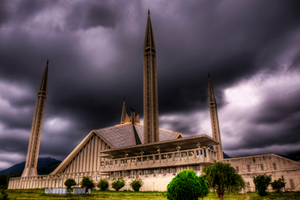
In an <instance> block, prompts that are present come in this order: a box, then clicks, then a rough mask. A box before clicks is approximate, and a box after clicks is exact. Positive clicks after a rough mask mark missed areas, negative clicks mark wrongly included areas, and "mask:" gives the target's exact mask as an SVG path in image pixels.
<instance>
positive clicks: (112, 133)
mask: <svg viewBox="0 0 300 200" xmlns="http://www.w3.org/2000/svg"><path fill="white" fill-rule="evenodd" d="M134 126H135V129H136V130H137V134H138V137H139V138H140V141H141V142H142V143H143V141H144V126H143V125H142V124H139V123H136V124H134ZM94 135H96V136H98V137H99V138H100V139H101V140H103V141H104V142H105V143H106V144H107V145H108V146H109V147H110V148H121V147H127V146H132V145H136V144H137V143H136V138H135V133H134V129H133V124H132V123H131V122H130V123H124V124H118V125H115V126H110V127H107V128H101V129H97V130H92V131H91V132H90V133H89V134H88V135H87V136H86V137H85V138H84V139H83V140H82V141H81V142H80V143H79V144H78V145H77V146H76V147H75V149H74V150H73V151H72V152H71V153H70V154H69V155H68V156H67V157H66V158H65V159H64V160H63V161H62V162H61V163H60V165H59V166H58V167H57V168H56V169H55V170H54V171H53V172H52V173H51V174H57V173H61V172H63V170H64V169H65V168H66V167H67V166H68V165H69V164H70V162H71V161H72V160H73V159H74V158H75V156H76V155H77V154H78V153H79V152H80V151H81V150H82V149H83V148H84V146H85V144H87V143H88V141H89V140H90V139H91V138H92V137H93V136H94ZM159 135H160V137H159V138H160V141H164V140H172V139H177V138H181V137H182V135H181V133H178V132H174V131H168V130H165V129H159Z"/></svg>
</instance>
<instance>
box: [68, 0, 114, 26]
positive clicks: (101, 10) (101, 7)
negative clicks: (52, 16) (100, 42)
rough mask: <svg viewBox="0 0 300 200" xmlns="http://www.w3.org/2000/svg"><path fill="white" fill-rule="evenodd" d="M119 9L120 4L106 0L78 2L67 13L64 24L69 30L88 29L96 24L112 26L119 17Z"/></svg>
mask: <svg viewBox="0 0 300 200" xmlns="http://www.w3.org/2000/svg"><path fill="white" fill-rule="evenodd" d="M116 4H117V3H116ZM119 11H120V6H117V5H113V4H110V3H108V2H107V1H95V0H93V1H88V2H86V1H85V2H79V3H77V4H76V5H74V7H73V8H72V9H71V12H70V13H69V14H68V16H67V18H66V24H67V26H68V27H69V28H70V29H71V30H78V29H89V28H93V27H97V26H103V27H106V28H114V27H115V26H116V24H117V21H118V20H119V18H120V15H119Z"/></svg>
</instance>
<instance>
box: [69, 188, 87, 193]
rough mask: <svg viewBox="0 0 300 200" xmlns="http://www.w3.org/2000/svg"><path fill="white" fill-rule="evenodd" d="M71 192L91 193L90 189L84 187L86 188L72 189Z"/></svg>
mask: <svg viewBox="0 0 300 200" xmlns="http://www.w3.org/2000/svg"><path fill="white" fill-rule="evenodd" d="M86 190H87V192H86ZM73 194H91V189H86V188H82V189H73Z"/></svg>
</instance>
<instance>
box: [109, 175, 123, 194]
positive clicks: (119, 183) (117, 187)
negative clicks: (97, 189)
mask: <svg viewBox="0 0 300 200" xmlns="http://www.w3.org/2000/svg"><path fill="white" fill-rule="evenodd" d="M111 186H112V188H114V189H115V190H116V191H119V190H120V189H122V187H124V186H125V180H124V179H123V178H121V177H119V178H118V179H115V178H114V179H113V182H112V184H111Z"/></svg>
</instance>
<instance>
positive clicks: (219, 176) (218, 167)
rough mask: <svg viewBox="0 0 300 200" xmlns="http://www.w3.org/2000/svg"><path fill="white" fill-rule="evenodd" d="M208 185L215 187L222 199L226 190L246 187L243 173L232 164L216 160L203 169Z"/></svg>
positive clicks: (232, 190) (236, 190)
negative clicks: (240, 173) (237, 170)
mask: <svg viewBox="0 0 300 200" xmlns="http://www.w3.org/2000/svg"><path fill="white" fill-rule="evenodd" d="M203 172H204V174H205V175H204V176H205V180H206V181H207V183H208V187H209V188H212V189H215V190H216V192H217V193H218V197H219V199H220V200H222V199H223V195H224V193H225V191H227V192H238V191H240V190H241V189H242V188H245V182H244V180H243V178H242V177H241V175H239V174H238V173H237V172H236V170H235V169H234V168H233V167H231V166H230V164H226V163H222V162H216V161H214V164H213V165H211V166H208V167H206V168H204V169H203Z"/></svg>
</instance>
